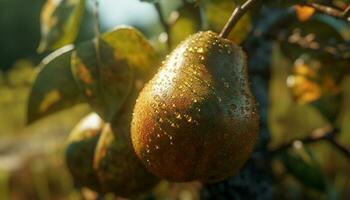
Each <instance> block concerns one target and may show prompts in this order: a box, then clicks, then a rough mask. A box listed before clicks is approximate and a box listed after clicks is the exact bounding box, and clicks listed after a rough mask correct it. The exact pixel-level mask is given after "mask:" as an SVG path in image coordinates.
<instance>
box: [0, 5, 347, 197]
mask: <svg viewBox="0 0 350 200" xmlns="http://www.w3.org/2000/svg"><path fill="white" fill-rule="evenodd" d="M87 2H88V6H87V7H86V10H85V13H84V17H83V21H82V24H81V28H80V31H79V34H78V38H77V40H76V43H78V42H80V41H84V40H88V39H90V38H92V37H93V36H94V23H95V22H94V17H93V3H92V2H90V1H87ZM44 3H45V1H44V0H32V1H30V3H29V2H23V1H22V0H0V27H1V28H0V44H1V45H0V199H42V200H44V199H84V198H85V199H94V198H95V196H94V195H95V194H94V193H92V192H91V191H88V190H86V191H85V190H83V192H82V193H81V192H80V191H77V190H76V189H74V186H73V182H72V179H71V177H70V175H69V173H68V171H67V169H66V167H65V163H64V154H63V152H64V147H65V141H66V139H67V136H68V134H69V132H70V131H71V129H72V128H73V127H74V125H75V124H76V123H77V122H78V121H79V120H80V119H81V118H82V117H83V116H85V115H86V114H87V113H89V112H90V108H89V107H88V106H87V105H78V106H75V107H74V108H73V109H69V110H67V111H63V112H60V113H58V114H55V115H52V116H49V117H47V118H45V119H43V120H40V121H37V122H35V123H34V124H31V125H30V126H27V125H26V112H27V101H28V95H29V92H30V89H31V86H32V83H33V78H34V76H35V73H36V71H37V66H38V64H39V63H40V61H41V60H42V59H43V58H44V57H45V56H47V55H48V54H47V53H41V54H39V53H37V48H38V44H39V41H40V11H41V8H42V6H43V5H44ZM180 5H181V1H171V0H168V1H166V3H164V5H163V11H164V13H165V15H166V16H170V15H171V13H172V11H173V10H176V9H177V8H178V7H179V6H180ZM99 14H100V24H101V29H102V31H105V30H108V29H111V28H112V27H115V26H117V25H130V26H134V27H136V28H137V29H139V30H141V31H142V32H143V33H144V34H145V35H146V37H147V38H148V39H150V40H151V41H153V44H155V45H159V46H160V47H159V48H160V49H161V48H164V47H162V45H164V44H162V42H161V40H162V37H159V36H160V35H161V33H162V32H163V29H162V26H161V24H160V22H159V18H158V14H157V12H156V10H155V8H154V7H153V6H152V4H149V3H146V2H140V1H138V0H103V1H100V7H99ZM342 34H343V35H347V36H346V37H348V36H349V35H350V32H349V29H347V30H346V31H345V32H344V31H343V33H342ZM346 39H349V37H348V38H346ZM159 41H160V42H159ZM281 48H283V47H281V46H280V45H278V44H274V45H273V50H272V56H271V76H270V91H269V112H268V122H269V128H270V131H271V138H272V139H271V143H270V144H269V148H272V149H273V148H274V147H277V146H279V145H280V144H283V143H285V142H288V141H290V140H292V139H294V138H301V137H304V136H306V135H308V134H309V133H310V132H311V131H313V130H315V129H317V128H320V127H326V126H328V125H329V124H330V122H329V119H327V117H324V115H322V114H321V113H320V112H319V110H318V109H316V108H315V106H312V105H310V104H307V103H300V102H298V101H297V100H300V99H301V101H303V100H304V101H306V102H308V99H309V98H313V97H314V96H317V91H318V90H317V87H318V86H314V85H312V83H310V82H307V81H305V82H301V85H298V86H300V87H304V89H305V88H307V89H305V90H306V91H307V92H308V94H307V95H306V96H301V97H300V95H299V96H298V91H296V90H298V89H296V90H293V87H294V86H295V84H296V80H299V79H298V72H299V71H298V70H294V71H293V68H295V66H296V65H299V64H300V62H297V59H294V60H290V59H288V58H286V56H285V55H283V53H281V52H282V50H281ZM301 55H302V54H300V56H301ZM305 60H307V59H304V61H305ZM299 61H300V57H299ZM346 64H347V65H348V66H349V62H348V61H347V62H346ZM346 64H345V65H346ZM343 65H344V64H343ZM291 88H292V89H291ZM315 88H316V89H315ZM339 88H341V90H342V101H341V102H340V103H337V104H339V106H340V110H341V111H340V114H339V115H336V116H335V117H333V118H332V119H334V121H335V122H334V123H335V124H337V126H339V127H341V133H340V134H339V137H338V140H339V141H341V143H342V144H343V145H345V146H347V147H348V148H350V77H349V76H345V78H343V79H342V81H341V83H339ZM294 89H295V87H294ZM300 90H302V91H304V90H303V89H300ZM296 93H297V94H296ZM296 96H297V98H296ZM310 96H311V97H310ZM315 98H317V97H315ZM296 99H297V100H296ZM333 103H334V102H331V103H328V104H333ZM308 148H310V149H311V151H312V155H313V157H314V159H315V160H317V163H318V164H317V165H319V167H320V169H321V170H322V173H324V176H325V177H327V185H328V186H329V187H327V191H326V192H320V191H318V190H317V189H314V188H312V187H311V188H310V187H306V186H305V184H303V183H301V182H300V181H299V180H298V178H295V177H294V176H292V175H290V174H288V173H287V172H286V167H285V166H283V165H282V164H281V162H280V161H279V160H273V161H272V168H273V172H274V174H275V176H276V185H274V187H275V188H274V189H275V190H276V191H279V192H276V193H277V194H279V193H284V195H286V196H289V197H290V199H302V198H306V199H309V198H310V199H319V198H324V199H350V192H349V191H350V171H349V169H350V163H349V160H348V159H347V158H346V157H345V156H343V155H342V154H339V152H338V151H337V150H336V149H334V148H332V147H331V146H329V145H328V144H327V143H326V142H318V143H313V144H311V145H310V146H308ZM302 173H304V172H302ZM200 187H201V186H200V184H199V183H185V184H174V183H168V182H165V181H163V182H161V183H160V184H159V185H158V186H157V187H156V188H155V189H154V195H155V197H156V198H157V199H181V200H190V199H199V189H200ZM106 198H110V199H113V198H114V197H106Z"/></svg>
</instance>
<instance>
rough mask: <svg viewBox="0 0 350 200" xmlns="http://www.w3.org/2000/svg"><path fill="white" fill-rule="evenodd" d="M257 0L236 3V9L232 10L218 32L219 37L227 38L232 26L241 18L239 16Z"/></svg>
mask: <svg viewBox="0 0 350 200" xmlns="http://www.w3.org/2000/svg"><path fill="white" fill-rule="evenodd" d="M258 1H259V0H247V1H246V2H245V3H244V4H243V5H238V6H237V7H236V9H235V10H234V11H233V12H232V15H231V17H230V18H229V20H228V21H227V23H226V24H225V26H224V28H223V29H222V31H221V33H220V37H223V38H227V36H228V35H229V34H230V32H231V30H232V29H233V27H234V26H235V25H236V23H237V22H238V21H239V19H241V17H242V16H243V15H244V14H245V13H246V12H247V11H248V10H250V9H251V8H252V7H253V6H254V5H256V4H257V2H258Z"/></svg>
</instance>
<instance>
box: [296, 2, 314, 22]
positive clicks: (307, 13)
mask: <svg viewBox="0 0 350 200" xmlns="http://www.w3.org/2000/svg"><path fill="white" fill-rule="evenodd" d="M295 12H296V14H297V17H298V19H299V21H302V22H303V21H307V20H308V19H310V17H312V15H313V14H314V13H315V8H313V7H310V6H301V5H296V6H295Z"/></svg>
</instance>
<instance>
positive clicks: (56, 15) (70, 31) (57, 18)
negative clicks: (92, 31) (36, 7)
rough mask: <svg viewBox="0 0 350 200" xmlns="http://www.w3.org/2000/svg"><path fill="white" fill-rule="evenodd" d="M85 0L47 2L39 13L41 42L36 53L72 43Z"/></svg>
mask: <svg viewBox="0 0 350 200" xmlns="http://www.w3.org/2000/svg"><path fill="white" fill-rule="evenodd" d="M84 7H85V0H47V2H46V3H45V5H44V6H43V9H42V11H41V41H40V44H39V47H38V52H43V51H46V50H55V49H58V48H60V47H63V46H65V45H67V44H70V43H72V42H73V41H74V40H75V38H76V36H77V34H78V29H79V25H80V21H81V18H82V15H83V12H84Z"/></svg>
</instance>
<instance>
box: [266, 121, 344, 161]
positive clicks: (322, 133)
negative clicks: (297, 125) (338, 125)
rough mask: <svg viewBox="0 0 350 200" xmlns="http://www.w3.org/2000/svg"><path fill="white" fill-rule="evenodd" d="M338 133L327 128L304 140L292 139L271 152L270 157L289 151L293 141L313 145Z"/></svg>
mask: <svg viewBox="0 0 350 200" xmlns="http://www.w3.org/2000/svg"><path fill="white" fill-rule="evenodd" d="M338 132H339V130H338V129H330V128H329V127H326V128H321V129H316V130H314V131H313V132H312V133H311V134H310V135H307V136H306V137H304V138H299V139H294V140H292V141H290V142H288V143H286V144H282V145H281V146H279V147H277V148H276V149H274V150H271V151H270V153H271V154H272V155H276V154H278V153H280V152H283V151H285V150H287V149H289V148H290V147H292V146H293V144H294V142H295V141H300V142H302V143H303V144H309V143H314V142H318V141H321V140H326V139H327V138H328V137H333V135H335V134H336V133H338Z"/></svg>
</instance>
